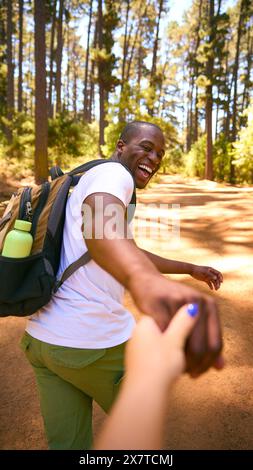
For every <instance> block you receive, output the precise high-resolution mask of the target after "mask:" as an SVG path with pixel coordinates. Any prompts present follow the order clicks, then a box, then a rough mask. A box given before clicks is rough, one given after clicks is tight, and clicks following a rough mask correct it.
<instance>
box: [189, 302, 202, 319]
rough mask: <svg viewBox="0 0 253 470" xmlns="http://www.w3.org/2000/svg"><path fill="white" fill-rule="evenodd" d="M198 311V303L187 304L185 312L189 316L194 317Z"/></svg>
mask: <svg viewBox="0 0 253 470" xmlns="http://www.w3.org/2000/svg"><path fill="white" fill-rule="evenodd" d="M198 311H199V304H189V305H188V307H187V313H188V315H190V317H196V315H197V313H198Z"/></svg>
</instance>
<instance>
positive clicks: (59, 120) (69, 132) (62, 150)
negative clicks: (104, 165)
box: [48, 113, 98, 167]
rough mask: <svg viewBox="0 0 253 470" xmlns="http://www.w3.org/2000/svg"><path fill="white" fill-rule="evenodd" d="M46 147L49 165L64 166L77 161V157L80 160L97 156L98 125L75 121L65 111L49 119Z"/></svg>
mask: <svg viewBox="0 0 253 470" xmlns="http://www.w3.org/2000/svg"><path fill="white" fill-rule="evenodd" d="M48 147H49V161H50V164H51V165H54V164H57V165H63V166H64V167H65V166H69V165H72V164H73V163H74V161H78V157H81V158H82V161H88V160H92V159H94V158H97V156H98V125H97V123H96V122H93V123H92V124H87V123H83V122H81V121H75V120H74V119H73V118H71V116H69V115H68V114H67V113H62V114H59V115H58V116H57V117H56V118H55V119H50V120H49V126H48ZM79 159H80V158H79ZM73 160H74V161H73Z"/></svg>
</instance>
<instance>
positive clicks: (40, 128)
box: [34, 0, 48, 183]
mask: <svg viewBox="0 0 253 470" xmlns="http://www.w3.org/2000/svg"><path fill="white" fill-rule="evenodd" d="M34 7H35V8H34V23H35V181H36V183H42V182H43V181H46V180H47V178H48V157H47V136H48V127H47V98H46V93H47V90H46V42H45V22H46V9H45V2H42V1H41V0H35V2H34Z"/></svg>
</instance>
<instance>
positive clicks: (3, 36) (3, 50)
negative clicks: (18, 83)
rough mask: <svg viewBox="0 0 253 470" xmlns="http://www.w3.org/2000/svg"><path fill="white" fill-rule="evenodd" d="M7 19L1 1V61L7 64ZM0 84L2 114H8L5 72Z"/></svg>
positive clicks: (0, 123)
mask: <svg viewBox="0 0 253 470" xmlns="http://www.w3.org/2000/svg"><path fill="white" fill-rule="evenodd" d="M6 60H7V58H6V21H5V11H4V8H3V1H2V2H1V8H0V62H1V63H2V64H6ZM0 86H1V93H0V114H1V115H2V116H6V114H7V113H6V110H7V102H6V98H7V77H6V75H5V74H1V76H0ZM0 127H1V128H2V130H3V132H4V133H5V132H6V129H5V127H4V124H3V123H2V122H0Z"/></svg>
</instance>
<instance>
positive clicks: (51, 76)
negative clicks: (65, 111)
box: [48, 0, 57, 118]
mask: <svg viewBox="0 0 253 470" xmlns="http://www.w3.org/2000/svg"><path fill="white" fill-rule="evenodd" d="M56 3H57V0H54V4H53V17H52V29H51V36H50V68H49V90H48V117H50V118H52V117H53V114H54V107H53V103H52V94H53V82H54V38H55V21H56Z"/></svg>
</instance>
